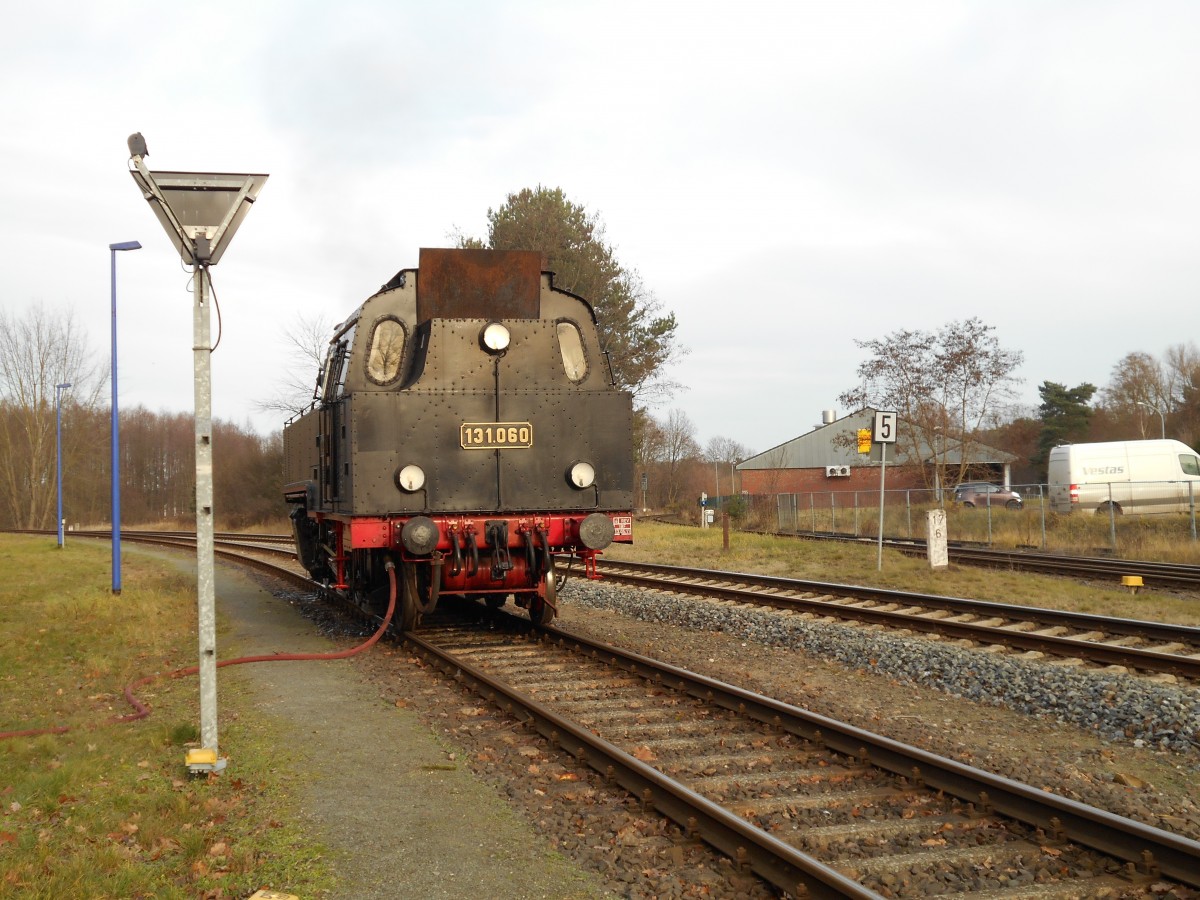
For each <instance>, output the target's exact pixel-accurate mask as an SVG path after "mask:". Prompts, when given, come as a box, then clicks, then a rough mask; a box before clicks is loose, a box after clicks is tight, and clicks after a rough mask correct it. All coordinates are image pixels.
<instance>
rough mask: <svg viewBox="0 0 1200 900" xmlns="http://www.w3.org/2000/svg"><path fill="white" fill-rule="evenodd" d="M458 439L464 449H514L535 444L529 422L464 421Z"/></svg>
mask: <svg viewBox="0 0 1200 900" xmlns="http://www.w3.org/2000/svg"><path fill="white" fill-rule="evenodd" d="M458 441H459V444H461V445H462V448H463V449H464V450H512V449H525V448H527V447H532V446H533V426H532V425H531V424H529V423H528V422H463V423H462V426H461V427H460V428H459V431H458Z"/></svg>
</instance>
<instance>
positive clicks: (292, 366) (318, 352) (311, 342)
mask: <svg viewBox="0 0 1200 900" xmlns="http://www.w3.org/2000/svg"><path fill="white" fill-rule="evenodd" d="M334 324H335V323H334V322H333V320H332V319H331V318H330V317H329V316H328V315H326V314H324V313H318V314H317V315H315V316H311V317H309V316H300V317H299V318H297V319H296V321H295V323H294V324H293V325H292V326H291V327H289V328H288V329H287V330H285V331H284V333H283V336H282V341H283V342H284V344H285V345H286V346H287V348H288V351H289V352H288V359H287V363H286V364H285V366H284V372H285V374H284V376H283V379H282V380H281V381H280V383H279V388H278V390H277V391H276V393H275V394H274V395H273V396H272V397H269V398H268V399H266V400H260V401H259V402H258V403H257V404H256V405H257V407H258V409H259V410H260V411H262V412H278V413H283V414H284V416H293V415H296V414H298V413H301V412H303V411H304V410H305V409H307V408H308V406H309V404H311V403H312V401H313V398H314V396H315V391H316V383H317V374H318V373H319V372H320V371H321V364H322V363H323V362H324V361H325V350H326V348H327V347H328V346H329V337H330V335H332V334H333V328H334Z"/></svg>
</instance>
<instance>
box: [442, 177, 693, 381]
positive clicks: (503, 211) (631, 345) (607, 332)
mask: <svg viewBox="0 0 1200 900" xmlns="http://www.w3.org/2000/svg"><path fill="white" fill-rule="evenodd" d="M487 218H488V236H487V239H486V240H480V239H478V238H470V237H465V236H463V235H459V236H458V241H457V242H458V245H459V246H460V247H465V248H476V249H489V250H537V251H539V252H541V253H542V255H543V256H544V257H545V262H546V266H547V268H549V269H550V271H552V272H554V284H555V286H556V287H559V288H562V289H564V290H568V291H571V292H572V293H574V294H578V295H579V296H581V297H583V298H584V299H585V300H587V301H588V302H589V303H591V304H592V307H593V309H595V311H596V319H597V324H598V327H599V331H600V343H601V346H602V347H603V349H604V350H606V351H608V353H609V354H610V356H611V357H612V367H613V374H614V376H615V377H616V379H617V383H618V384H619V385H620V386H621V387H624V388H626V389H628V390H630V391H632V392H633V394H634V396H635V397H636V398H638V399H640V400H652V399H663V398H665V397H667V396H669V395H670V394H671V393H672V392H673V391H674V390H675V389H676V388H677V387H678V385H676V384H674V383H672V382H670V381H666V380H665V379H664V377H663V373H664V370H665V368H666V366H667V364H668V363H670V362H671V361H672V360H673V359H675V358H677V357H678V356H679V355H680V354H681V353H682V352H683V351H682V349H681V348H680V347H679V345H678V344H677V343H676V328H677V323H676V321H675V314H674V313H667V314H665V315H662V314H660V309H661V305H660V304H659V302H658V301H657V300H656V299H655V298H654V296H653V295H652V294H651V293H650V292H649V291H647V290H646V288H645V286H644V285H643V284H642V281H641V279H640V278H639V277H638V274H637V272H635V271H633V270H631V269H627V268H625V267H624V266H622V265H621V264H620V263H619V262H618V261H617V258H616V256H615V255H614V253H613V250H612V248H611V247H610V246H609V245H608V244H606V243H605V241H604V226H603V224H601V222H600V221H599V219H598V218H597V217H596V216H595V215H593V214H591V213H589V212H588V211H587V210H586V209H585V208H584V207H582V206H580V205H579V204H576V203H572V202H571V201H570V200H569V199H567V196H566V195H565V194H564V193H563V192H562V189H561V188H546V187H542V186H541V185H539V186H538V187H536V188H533V189H530V188H525V189H524V190H522V191H520V192H519V193H516V194H509V195H508V199H507V200H506V201H505V203H504V205H503V206H501V207H500V208H499V209H489V210H488V214H487Z"/></svg>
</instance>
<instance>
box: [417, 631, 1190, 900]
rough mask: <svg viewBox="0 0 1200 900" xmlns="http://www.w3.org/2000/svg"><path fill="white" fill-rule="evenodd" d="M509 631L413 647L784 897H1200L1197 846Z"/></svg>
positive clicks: (635, 659) (790, 713)
mask: <svg viewBox="0 0 1200 900" xmlns="http://www.w3.org/2000/svg"><path fill="white" fill-rule="evenodd" d="M507 618H510V617H507ZM495 622H496V619H495V618H491V617H489V618H488V619H487V621H486V622H485V623H484V624H483V625H474V626H472V625H464V624H463V623H462V622H444V623H443V624H434V623H430V626H431V627H427V628H423V629H422V630H421V631H420V632H418V633H416V634H412V633H410V634H407V635H406V636H405V639H406V641H407V642H408V643H409V644H410V645H411V646H412V647H414V648H415V649H416V650H417V652H419V653H420V654H422V655H423V656H425V657H426V658H427V659H428V660H429V661H430V662H432V663H433V664H435V665H438V666H439V667H441V668H442V669H444V670H445V671H446V672H447V673H449V674H451V675H453V676H454V677H455V678H457V679H459V680H461V681H463V682H464V683H465V684H467V685H469V686H470V687H471V688H473V689H474V690H475V691H476V692H477V693H479V694H480V695H481V696H483V697H484V698H485V699H487V700H489V701H490V702H492V703H494V704H498V705H500V706H501V707H502V708H504V709H505V710H506V711H508V712H510V714H513V715H516V716H518V717H521V718H526V719H527V721H528V722H529V723H530V724H532V725H533V726H534V727H535V728H536V729H537V730H538V731H539V732H540V733H541V734H542V735H543V736H544V737H545V738H547V740H549V741H550V743H551V744H552V745H553V746H555V747H556V748H559V749H560V750H562V751H563V752H566V753H570V754H571V755H573V756H575V757H576V758H577V759H579V760H581V761H583V762H585V763H586V764H587V765H588V766H590V767H591V768H593V769H595V770H596V771H597V772H599V773H601V774H602V775H604V776H605V777H606V778H608V779H610V780H612V781H616V782H618V783H620V784H621V785H622V786H624V787H625V788H626V789H627V790H629V791H630V792H631V793H633V794H634V795H635V796H638V797H640V798H641V800H642V802H643V803H644V804H646V805H647V806H653V807H655V808H656V809H658V810H659V811H660V812H661V813H663V814H664V815H666V816H668V817H669V818H671V819H672V820H674V821H675V822H676V823H677V824H678V825H679V826H680V828H681V829H682V831H683V833H684V835H685V836H689V837H699V838H702V839H704V840H705V841H707V842H708V843H710V844H712V845H713V846H715V847H717V848H718V849H720V850H721V851H723V852H724V853H726V854H728V855H729V856H730V857H731V858H732V859H733V860H734V861H735V864H736V865H737V866H739V867H742V868H748V869H751V870H753V871H754V872H755V873H756V874H758V875H759V876H760V877H761V878H763V879H765V880H766V881H768V882H769V883H770V884H772V885H773V886H774V887H776V888H777V889H779V890H780V891H784V892H787V893H789V894H792V895H794V896H814V897H879V896H888V897H910V896H911V897H917V896H929V895H931V894H934V893H937V894H947V893H948V894H950V895H951V896H960V897H971V896H979V897H986V896H998V895H999V892H1001V891H1003V892H1004V894H1003V896H1006V897H1022V896H1026V897H1034V896H1037V897H1051V896H1055V897H1090V896H1104V895H1105V893H1106V892H1109V893H1110V895H1111V896H1118V895H1123V896H1127V895H1129V894H1130V893H1137V892H1138V891H1139V890H1141V889H1145V890H1149V888H1150V885H1151V884H1154V883H1158V882H1157V879H1158V878H1169V879H1173V880H1178V881H1180V882H1182V883H1183V884H1187V885H1191V886H1200V842H1195V841H1191V840H1188V839H1186V838H1181V837H1179V836H1176V835H1172V834H1170V833H1169V832H1165V831H1161V830H1159V829H1155V828H1151V827H1149V826H1146V825H1141V824H1139V823H1135V822H1132V821H1130V820H1127V819H1122V818H1121V817H1119V816H1114V815H1111V814H1109V813H1106V812H1104V811H1102V810H1098V809H1094V808H1092V807H1088V806H1085V805H1083V804H1078V803H1075V802H1073V801H1070V800H1066V799H1064V798H1061V797H1058V796H1056V795H1054V794H1049V793H1047V792H1045V791H1043V790H1039V789H1037V788H1034V787H1030V786H1028V785H1023V784H1020V783H1018V782H1015V781H1011V780H1009V779H1005V778H1002V777H1000V776H996V775H992V774H989V773H987V772H984V771H982V770H979V769H974V768H972V767H970V766H966V765H964V764H962V763H958V762H955V761H953V760H948V759H944V758H940V757H937V756H935V755H934V754H931V753H928V752H926V751H924V750H921V749H919V748H915V747H909V746H906V745H904V744H901V743H899V742H896V741H892V740H889V739H887V738H883V737H880V736H878V735H874V734H872V733H870V732H867V731H863V730H861V729H858V728H854V727H852V726H849V725H845V724H843V723H840V722H836V721H834V720H832V719H828V718H824V717H821V716H816V715H814V714H812V713H808V712H806V711H804V710H801V709H798V708H796V707H793V706H789V705H788V704H785V703H781V702H779V701H776V700H772V699H770V698H768V697H764V696H762V695H759V694H755V693H753V692H750V691H746V690H743V689H741V688H737V687H735V686H732V685H728V684H724V683H722V682H719V681H716V680H714V679H711V678H707V677H704V676H702V675H697V674H694V673H691V672H687V671H685V670H683V669H680V668H677V667H674V666H670V665H666V664H664V663H660V662H657V661H655V660H652V659H649V658H647V657H644V656H640V655H638V654H634V653H630V652H627V651H623V650H620V649H617V648H614V647H610V646H606V645H603V644H599V643H596V642H594V641H591V640H588V639H585V638H582V637H579V636H576V635H572V634H570V633H568V632H566V631H563V630H560V629H557V628H546V629H543V632H542V633H541V634H537V633H530V632H525V633H518V632H516V631H514V630H512V628H513V626H508V627H497V626H496V624H495ZM564 672H566V673H569V677H566V678H564ZM1158 884H1159V888H1161V887H1162V885H1161V883H1158Z"/></svg>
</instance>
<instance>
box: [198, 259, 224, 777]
mask: <svg viewBox="0 0 1200 900" xmlns="http://www.w3.org/2000/svg"><path fill="white" fill-rule="evenodd" d="M207 280H208V268H207V267H206V266H204V265H202V264H197V265H196V268H195V276H194V285H193V292H194V295H195V309H194V311H193V313H194V314H193V316H192V324H193V340H194V344H193V346H192V367H193V374H194V382H195V385H194V386H195V397H196V572H197V606H198V609H199V632H200V634H199V638H200V666H199V668H200V744H201V747H202V748H203V749H204V750H211V751H212V752H213V753H214V754H215V756H216V762H215V763H214V769H215V770H216V771H220V770H221V769H223V768H224V763H225V761H224V760H223V759H221V755H220V752H219V750H218V747H219V745H218V741H217V615H216V599H215V590H214V575H213V470H212V346H211V344H210V337H209V319H210V315H209V308H208V300H207V297H206V296H205V283H206V282H207Z"/></svg>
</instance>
